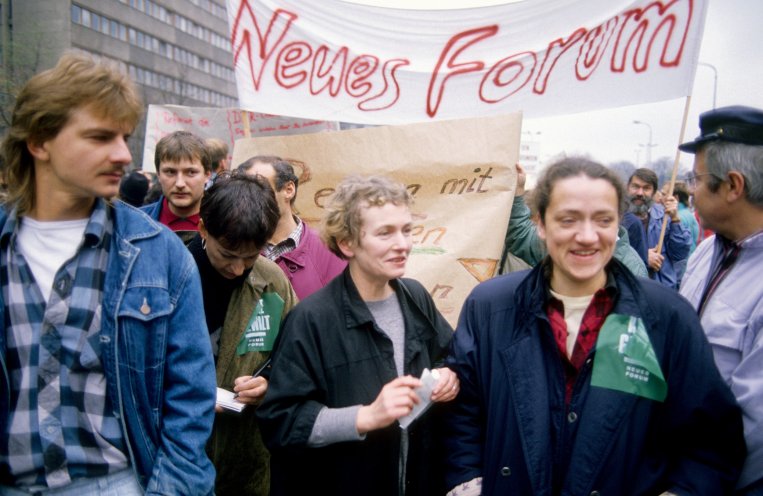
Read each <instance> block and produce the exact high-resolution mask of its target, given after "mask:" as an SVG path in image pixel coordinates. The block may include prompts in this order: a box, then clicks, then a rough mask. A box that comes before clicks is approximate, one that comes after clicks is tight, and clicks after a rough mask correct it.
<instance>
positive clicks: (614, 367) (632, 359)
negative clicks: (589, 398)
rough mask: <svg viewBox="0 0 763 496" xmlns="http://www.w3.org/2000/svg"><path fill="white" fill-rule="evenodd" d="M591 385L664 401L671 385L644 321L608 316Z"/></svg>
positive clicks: (623, 316) (594, 365)
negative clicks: (659, 361)
mask: <svg viewBox="0 0 763 496" xmlns="http://www.w3.org/2000/svg"><path fill="white" fill-rule="evenodd" d="M591 385H592V386H598V387H603V388H607V389H615V390H617V391H623V392H625V393H630V394H635V395H637V396H641V397H644V398H649V399H651V400H655V401H660V402H662V401H665V397H666V396H667V395H668V385H667V383H666V382H665V377H664V376H663V375H662V369H661V368H660V364H659V363H658V362H657V355H656V354H655V353H654V348H653V347H652V342H651V341H650V340H649V335H648V334H647V332H646V328H645V327H644V321H643V320H641V319H640V318H638V317H633V316H631V315H620V314H611V315H610V316H609V317H607V320H605V321H604V325H603V326H602V327H601V330H600V331H599V338H598V340H597V341H596V357H595V358H594V362H593V374H592V376H591Z"/></svg>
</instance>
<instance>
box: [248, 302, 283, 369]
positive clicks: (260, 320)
mask: <svg viewBox="0 0 763 496" xmlns="http://www.w3.org/2000/svg"><path fill="white" fill-rule="evenodd" d="M283 307H284V302H283V299H282V298H281V297H280V296H279V295H278V294H277V293H263V294H262V297H261V298H260V301H258V302H257V306H256V307H255V308H254V311H253V312H252V316H251V318H250V319H249V323H248V324H247V326H246V330H245V331H244V335H243V336H241V341H239V343H238V346H236V353H237V354H238V355H244V354H246V353H249V352H251V351H271V350H272V349H273V343H274V342H275V340H276V336H278V330H279V329H280V328H281V315H282V314H283Z"/></svg>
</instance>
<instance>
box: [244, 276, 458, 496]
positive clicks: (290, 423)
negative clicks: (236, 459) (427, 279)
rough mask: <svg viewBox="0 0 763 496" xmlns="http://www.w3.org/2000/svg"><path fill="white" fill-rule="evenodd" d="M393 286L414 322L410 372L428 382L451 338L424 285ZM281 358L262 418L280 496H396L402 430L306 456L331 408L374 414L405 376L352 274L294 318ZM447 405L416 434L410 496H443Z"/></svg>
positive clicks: (279, 349)
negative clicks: (442, 432) (442, 415)
mask: <svg viewBox="0 0 763 496" xmlns="http://www.w3.org/2000/svg"><path fill="white" fill-rule="evenodd" d="M392 284H393V286H394V288H395V292H396V294H397V298H398V300H399V301H400V305H401V309H402V312H403V316H404V319H405V359H404V372H405V374H411V375H413V376H416V377H419V376H420V375H421V373H422V371H423V370H424V368H432V367H435V366H438V364H439V363H441V360H442V359H443V358H444V355H445V353H446V350H447V347H448V343H449V342H450V339H451V335H452V330H451V328H450V326H449V325H448V323H447V322H446V321H445V319H443V317H442V316H441V315H440V314H439V312H438V311H437V309H436V308H435V306H434V302H433V301H432V298H431V297H430V296H429V294H428V293H427V291H426V290H425V289H424V287H423V286H422V285H421V284H420V283H418V282H416V281H414V280H411V279H405V280H397V281H393V282H392ZM273 356H274V358H273V370H272V373H271V377H270V385H269V388H268V392H267V395H266V397H265V401H264V403H263V404H262V405H261V406H260V407H259V408H258V411H257V415H258V417H259V418H260V427H261V429H262V434H263V438H264V440H265V443H266V444H267V446H268V448H270V450H271V453H272V460H271V472H272V482H271V494H273V495H276V496H277V495H292V494H312V493H316V494H318V493H320V494H332V495H343V494H346V495H353V496H354V495H361V494H362V495H377V494H378V495H384V496H390V495H394V494H397V482H398V471H399V468H398V463H399V462H398V460H399V453H400V427H399V425H398V424H397V422H395V423H393V424H392V425H390V426H389V427H387V428H384V429H380V430H377V431H374V432H369V433H368V435H367V436H366V438H365V439H364V440H363V441H355V442H343V443H336V444H333V445H329V446H326V447H322V448H307V447H306V445H307V441H308V439H309V437H310V433H311V432H312V429H313V425H314V423H315V419H316V417H317V415H318V412H319V411H320V410H321V408H322V407H323V406H328V407H330V408H340V407H346V406H352V405H359V404H363V405H368V404H370V403H372V402H373V401H374V399H376V397H377V395H378V394H379V392H380V391H381V389H382V387H383V386H384V385H385V384H386V383H388V382H390V381H391V380H393V379H394V378H395V377H397V372H396V369H395V361H394V358H393V347H392V342H391V341H390V339H389V338H388V337H387V336H386V335H385V334H383V333H382V332H381V331H380V330H379V329H378V327H377V326H376V325H375V323H374V320H373V317H372V316H371V313H370V311H369V310H368V307H367V306H366V305H365V303H364V302H363V300H362V299H361V298H360V295H359V293H358V291H357V289H356V287H355V285H354V283H353V282H352V279H351V278H350V275H349V270H345V271H344V273H343V274H342V275H340V276H339V277H337V278H335V279H334V280H333V281H332V282H331V283H329V284H328V285H327V286H326V287H324V288H323V289H321V290H319V291H318V292H316V293H314V294H313V295H311V296H310V297H308V298H307V299H305V300H304V301H302V302H301V303H300V304H298V305H297V306H296V307H295V308H294V309H293V310H292V311H291V313H289V315H288V316H287V318H286V320H285V322H284V325H283V328H282V331H281V334H280V336H279V342H278V344H277V346H276V349H275V350H274V353H273ZM438 406H439V405H435V407H433V408H431V409H430V410H429V411H428V412H426V413H425V414H424V415H423V416H422V417H421V418H419V419H418V420H417V421H416V422H414V423H413V424H412V425H411V426H410V427H409V433H410V446H409V451H408V464H407V470H406V494H407V495H409V496H410V495H417V494H443V493H444V491H443V489H444V481H443V472H442V464H441V460H440V458H442V456H443V451H442V449H441V448H440V447H439V445H438V444H436V443H438V442H439V439H440V438H441V436H438V435H436V432H435V431H436V423H437V419H438V416H439V415H438V413H439V412H438V410H439V408H437V407H438Z"/></svg>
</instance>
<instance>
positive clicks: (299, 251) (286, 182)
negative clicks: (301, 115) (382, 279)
mask: <svg viewBox="0 0 763 496" xmlns="http://www.w3.org/2000/svg"><path fill="white" fill-rule="evenodd" d="M238 169H239V170H241V171H244V172H245V173H246V174H250V175H259V176H262V177H264V178H265V179H267V180H268V181H269V182H270V186H271V187H272V188H273V190H274V191H275V192H276V200H277V201H278V210H279V212H280V218H279V219H278V226H277V227H276V231H275V233H274V234H273V236H272V237H271V238H270V240H269V241H268V243H267V245H265V248H264V249H263V251H262V254H263V255H265V256H266V257H267V258H269V259H270V260H272V261H274V262H276V263H277V264H278V266H279V267H281V270H283V271H284V273H285V274H286V276H287V277H288V278H289V282H291V285H292V286H293V287H294V291H295V292H296V293H297V296H299V298H300V299H304V298H305V297H307V296H308V295H310V294H312V293H314V292H315V291H317V290H319V289H320V288H322V287H323V286H325V285H326V284H328V282H329V281H331V280H332V279H333V278H334V277H336V276H337V275H339V274H340V273H341V272H342V270H344V268H345V266H346V265H347V263H346V262H345V261H343V260H341V259H340V258H339V257H337V256H336V255H334V254H333V253H331V252H330V251H329V250H328V248H326V246H325V245H324V244H323V243H322V242H321V240H320V238H319V237H318V234H317V233H316V232H315V231H313V230H312V229H310V228H309V227H308V226H307V224H305V223H304V222H303V221H302V220H301V219H300V218H299V217H297V215H296V214H295V213H294V202H295V200H296V198H297V187H298V185H299V178H297V176H296V175H295V174H294V167H292V165H291V164H290V163H289V162H286V161H284V160H282V159H281V158H279V157H274V156H265V155H259V156H256V157H252V158H250V159H249V160H247V161H246V162H244V163H242V164H241V165H239V166H238Z"/></svg>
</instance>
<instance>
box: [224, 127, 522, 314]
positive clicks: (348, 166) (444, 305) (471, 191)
mask: <svg viewBox="0 0 763 496" xmlns="http://www.w3.org/2000/svg"><path fill="white" fill-rule="evenodd" d="M520 132H521V114H509V115H505V116H498V117H485V118H476V119H458V120H452V121H438V122H429V123H421V124H408V125H403V126H383V127H370V128H363V129H352V130H347V131H336V132H324V133H318V134H308V135H298V136H279V137H263V138H251V139H244V140H238V141H236V144H235V148H234V151H233V163H234V164H240V163H241V162H243V161H244V160H246V159H248V158H250V157H252V156H255V155H277V156H280V157H282V158H284V159H287V160H289V161H290V162H292V163H293V164H294V165H295V166H296V167H295V172H296V173H297V175H299V176H300V185H299V191H298V194H297V201H296V206H297V209H298V210H299V214H300V216H301V218H302V219H304V220H305V221H306V222H307V223H308V224H309V225H311V226H313V227H316V228H318V227H319V225H318V224H319V219H320V217H321V212H322V205H323V204H324V203H325V201H326V200H327V198H328V196H330V194H331V192H332V191H333V187H334V185H336V184H337V183H338V182H339V181H340V180H341V179H342V178H343V177H345V176H347V175H349V174H361V175H370V174H381V175H386V176H389V177H392V178H394V179H396V180H398V181H400V182H402V183H404V184H406V185H408V188H409V191H411V193H412V194H413V196H414V198H415V203H414V205H413V209H412V210H413V218H414V230H413V240H414V245H413V253H412V256H411V259H410V261H409V264H408V270H407V273H406V277H412V278H414V279H417V280H419V281H421V283H423V284H424V286H425V287H426V288H427V289H428V290H429V292H430V294H431V295H432V297H433V298H434V301H435V303H436V305H437V307H438V308H439V310H440V311H441V312H442V314H443V315H444V316H445V318H446V319H448V321H449V322H450V323H451V325H454V326H455V324H456V322H457V319H458V314H459V312H460V310H461V305H462V304H463V301H464V299H465V298H466V296H467V295H468V294H469V292H470V291H471V289H472V288H473V287H474V286H475V285H476V284H477V283H478V282H480V281H481V280H484V279H486V278H489V277H490V276H492V275H494V274H495V273H496V270H497V265H498V260H499V259H500V257H501V250H502V247H503V240H504V237H505V234H506V226H507V224H508V219H509V214H510V211H511V202H512V199H513V196H514V188H515V185H516V172H515V170H514V164H516V163H517V161H518V159H519V138H520Z"/></svg>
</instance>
